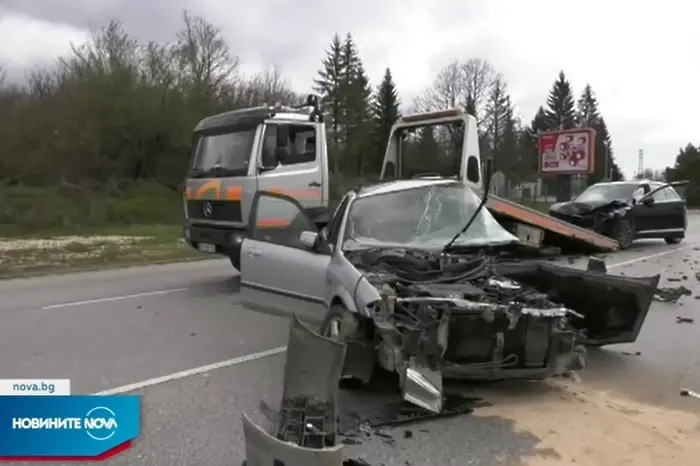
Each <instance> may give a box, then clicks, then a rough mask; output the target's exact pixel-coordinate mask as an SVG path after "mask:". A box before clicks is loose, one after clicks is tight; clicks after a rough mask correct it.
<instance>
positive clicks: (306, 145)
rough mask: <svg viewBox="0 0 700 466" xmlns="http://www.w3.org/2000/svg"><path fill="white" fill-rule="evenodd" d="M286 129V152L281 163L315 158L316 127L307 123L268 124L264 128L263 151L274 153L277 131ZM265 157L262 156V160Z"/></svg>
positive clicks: (302, 161)
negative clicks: (287, 137) (287, 136)
mask: <svg viewBox="0 0 700 466" xmlns="http://www.w3.org/2000/svg"><path fill="white" fill-rule="evenodd" d="M278 131H287V132H288V134H289V141H288V144H287V147H286V148H287V153H286V155H285V157H284V158H283V159H282V160H281V161H280V163H281V164H282V165H295V164H299V163H308V162H313V161H315V160H316V129H315V128H314V127H313V126H311V125H308V124H306V125H305V124H268V125H267V126H266V128H265V138H264V142H263V151H265V154H274V153H275V150H276V149H277V132H278ZM265 159H266V158H265V157H263V160H265Z"/></svg>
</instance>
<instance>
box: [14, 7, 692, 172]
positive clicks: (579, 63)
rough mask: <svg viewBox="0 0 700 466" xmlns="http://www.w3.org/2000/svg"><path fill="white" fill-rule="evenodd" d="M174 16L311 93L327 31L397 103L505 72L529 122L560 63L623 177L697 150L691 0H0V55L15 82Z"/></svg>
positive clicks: (159, 31)
mask: <svg viewBox="0 0 700 466" xmlns="http://www.w3.org/2000/svg"><path fill="white" fill-rule="evenodd" d="M183 9H187V10H189V11H190V12H191V13H193V14H200V15H203V16H204V17H205V18H206V19H207V20H208V21H210V22H212V23H213V24H215V25H216V26H218V27H220V28H221V30H222V32H223V34H224V35H225V37H226V38H227V39H228V41H229V44H230V46H231V49H232V50H233V51H234V52H235V53H236V54H237V55H238V56H239V57H240V59H241V63H242V64H243V65H244V69H247V70H255V69H258V68H259V67H262V66H265V65H266V64H269V63H272V62H274V63H276V64H277V65H278V66H280V67H281V68H282V70H283V71H284V72H285V74H286V75H287V76H288V77H289V78H290V79H291V82H292V84H293V85H294V86H295V87H296V88H297V89H298V90H299V91H307V90H309V87H310V84H311V80H312V78H313V77H314V76H315V74H316V72H317V70H318V69H319V66H320V61H321V59H322V58H323V56H324V51H325V49H326V48H327V46H328V43H329V41H330V39H331V37H332V36H333V33H335V32H339V33H340V34H341V35H343V34H345V32H347V31H351V32H352V33H353V35H354V36H355V39H356V42H357V44H358V47H359V49H360V53H361V55H362V58H363V60H364V62H365V65H366V67H367V70H368V72H369V73H370V77H371V79H372V80H373V83H374V84H376V83H378V81H379V80H380V79H381V77H382V74H383V70H384V68H385V67H387V66H389V67H390V68H391V69H392V71H393V73H394V77H395V80H396V83H397V86H398V87H399V91H400V92H401V95H402V98H403V100H404V101H405V102H410V101H411V99H412V98H413V97H414V96H415V95H417V94H419V93H420V91H421V90H422V89H423V88H425V87H426V86H428V85H430V83H431V81H432V79H433V78H434V76H435V74H436V73H437V72H438V71H439V69H440V68H441V67H443V66H444V65H446V64H447V63H449V62H450V61H452V60H454V59H467V58H470V57H479V58H484V59H486V60H488V61H490V62H491V63H492V64H493V65H494V67H495V68H496V69H497V70H498V71H499V72H501V73H502V74H503V75H504V77H505V78H506V80H507V81H508V83H509V86H510V90H511V93H512V94H513V96H514V98H515V101H516V103H517V105H518V111H519V113H520V114H521V116H522V117H524V118H525V119H526V121H529V120H530V119H531V118H532V116H533V115H534V112H535V110H536V109H537V107H538V106H539V105H541V104H543V103H544V101H545V99H546V95H547V92H548V91H549V89H550V87H551V85H552V83H553V81H554V80H555V78H556V75H557V73H558V72H559V70H560V69H563V70H564V71H565V72H566V74H567V76H568V77H569V79H570V81H571V82H572V84H573V86H574V88H575V90H576V93H577V94H578V93H579V92H580V90H581V89H582V88H583V86H584V85H585V84H586V82H589V83H590V84H591V85H592V86H593V89H594V91H595V92H596V93H597V95H598V98H599V101H600V108H601V111H602V113H603V115H604V116H605V118H606V120H607V122H608V126H609V128H610V131H611V134H612V138H613V144H614V149H615V155H616V157H617V161H618V163H619V164H620V165H621V167H622V170H623V171H624V172H625V174H626V175H627V176H632V175H633V174H634V172H635V170H636V167H637V155H638V150H639V149H643V150H644V160H645V165H646V167H651V168H663V167H664V166H666V165H671V164H673V161H674V158H675V155H676V154H677V152H678V149H679V147H681V146H685V145H686V144H687V143H688V142H693V143H694V144H700V116H698V107H700V35H699V34H698V24H700V23H699V22H698V21H699V20H698V17H700V4H698V3H695V2H692V1H690V0H665V1H662V2H657V1H654V2H652V1H648V2H646V3H645V2H632V1H631V0H630V1H621V0H617V1H613V0H587V1H586V2H563V1H561V0H559V1H555V0H536V1H531V2H523V1H522V0H500V1H493V0H492V1H487V0H468V1H467V0H353V1H340V0H335V1H334V0H326V1H321V0H297V1H284V0H264V1H258V2H242V1H240V0H239V1H231V0H226V1H224V0H197V1H195V0H148V1H136V0H89V1H88V0H0V61H1V62H4V63H6V64H9V67H10V70H11V72H12V73H13V74H15V73H17V74H19V73H21V72H20V71H19V70H21V69H22V67H26V66H31V65H33V64H38V63H41V62H44V61H47V60H51V59H52V58H54V57H56V56H57V55H59V54H61V53H64V52H66V51H67V50H68V49H69V46H70V43H71V42H74V43H79V42H81V41H83V40H85V38H86V37H87V34H88V31H89V30H90V29H91V28H93V29H94V28H97V27H100V26H102V25H104V24H106V22H107V21H109V20H110V19H112V18H116V19H120V20H122V21H123V23H124V25H125V28H126V29H127V30H128V31H129V32H130V33H132V34H133V35H134V36H136V37H138V38H139V39H141V40H169V39H171V38H172V37H173V34H174V32H175V30H176V29H177V28H178V27H179V26H180V24H181V13H182V10H183Z"/></svg>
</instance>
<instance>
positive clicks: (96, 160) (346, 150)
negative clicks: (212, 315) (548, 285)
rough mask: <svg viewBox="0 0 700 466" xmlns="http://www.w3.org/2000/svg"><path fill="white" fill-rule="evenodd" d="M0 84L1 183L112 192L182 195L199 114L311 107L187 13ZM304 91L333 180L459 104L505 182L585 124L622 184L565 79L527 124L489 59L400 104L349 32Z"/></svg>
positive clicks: (599, 168) (371, 166) (586, 100)
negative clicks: (375, 81)
mask: <svg viewBox="0 0 700 466" xmlns="http://www.w3.org/2000/svg"><path fill="white" fill-rule="evenodd" d="M1 69H2V64H1V63H0V70H1ZM1 83H2V73H1V72H0V186H4V187H5V188H7V187H23V188H28V187H38V188H43V187H56V186H58V187H61V189H62V190H63V191H66V190H67V191H71V192H78V193H84V192H90V193H100V194H101V195H104V196H111V197H115V196H116V197H118V196H121V195H124V193H125V192H128V191H129V190H130V189H132V188H133V187H134V186H142V185H144V184H146V185H148V186H157V187H159V188H158V189H161V188H162V189H164V190H168V191H169V192H172V193H175V194H178V189H179V187H180V186H181V183H182V181H183V178H184V175H185V172H186V169H187V166H188V163H189V157H190V150H191V147H190V146H191V137H192V136H191V132H192V129H193V128H194V126H195V125H196V123H197V122H198V121H199V120H200V119H202V118H204V117H205V116H208V115H211V114H215V113H219V112H223V111H228V110H234V109H239V108H245V107H251V106H259V105H263V104H272V103H275V102H281V103H284V104H295V103H299V102H300V101H301V99H302V98H303V96H301V95H300V94H299V93H298V92H297V91H296V90H294V89H292V88H291V87H290V85H289V82H288V80H287V79H286V78H285V76H284V75H283V73H282V72H281V71H280V70H279V69H277V68H276V67H274V66H271V67H269V68H268V69H266V70H264V71H262V72H260V73H257V74H253V75H246V74H244V73H243V72H242V71H241V69H240V66H239V59H238V57H237V56H236V54H235V51H234V50H232V49H231V48H230V47H229V45H228V44H227V43H226V41H225V40H224V38H223V36H222V33H221V31H220V30H219V29H218V28H217V27H216V26H214V25H213V24H212V23H210V22H208V21H207V20H206V19H204V18H203V17H200V16H192V15H190V14H188V13H187V12H184V13H183V22H182V26H181V28H180V29H179V30H178V31H177V32H176V34H175V36H174V38H173V40H172V41H170V42H167V43H159V42H148V43H141V42H139V41H137V40H136V39H135V38H134V37H132V36H130V35H129V34H128V33H127V32H126V31H125V29H124V27H123V26H122V24H121V23H120V22H118V21H112V22H110V23H109V24H108V25H107V26H106V27H104V28H103V29H101V30H99V31H97V32H96V33H95V34H94V35H93V36H92V38H91V40H90V41H89V42H88V43H86V44H83V45H80V46H73V47H72V48H71V52H70V53H68V54H66V55H65V56H62V57H59V58H58V59H57V60H56V61H55V62H54V63H53V64H51V66H47V67H42V68H34V69H30V70H27V72H26V79H25V81H24V82H23V83H20V84H17V83H10V82H8V81H7V80H5V81H4V84H1ZM310 84H312V88H313V89H314V90H315V92H317V93H318V94H319V95H320V96H321V98H322V103H323V108H324V111H325V113H326V124H327V128H328V141H329V153H330V155H331V169H332V171H333V173H335V174H342V175H346V176H349V177H363V176H369V175H371V174H376V173H377V172H378V171H379V169H380V167H381V161H382V158H383V155H384V148H385V143H386V140H387V136H388V133H389V129H390V128H391V125H392V124H393V123H394V122H395V121H396V120H397V118H399V117H400V115H401V109H402V108H406V107H408V108H410V109H411V110H418V111H427V110H436V109H444V108H448V107H459V108H462V109H464V110H466V111H467V112H469V113H470V114H473V115H474V116H475V117H476V118H477V120H478V123H479V132H480V145H481V148H482V150H483V152H484V154H486V155H490V156H492V157H493V158H494V161H495V167H496V169H498V170H501V171H503V172H504V173H505V174H506V177H507V178H508V179H509V180H512V181H514V182H519V181H526V180H532V179H534V178H536V177H537V166H538V163H537V134H538V133H539V132H541V131H545V130H548V129H556V128H564V129H568V128H574V127H584V126H585V127H593V128H595V129H596V132H597V133H596V134H597V138H596V172H595V173H594V174H593V175H592V176H590V177H589V178H588V182H589V183H593V182H596V181H599V180H601V179H603V178H605V177H606V173H605V172H604V171H605V167H606V166H608V168H609V170H610V173H609V174H607V175H608V176H611V177H612V179H621V178H622V173H621V172H620V170H619V167H618V166H617V164H616V163H615V161H614V160H615V159H614V151H613V147H612V141H611V138H610V134H609V133H608V131H607V127H606V125H605V120H604V118H603V116H602V115H601V114H600V111H599V110H598V102H597V99H596V96H595V93H594V91H593V90H592V89H591V87H590V86H586V87H585V88H584V89H583V90H582V92H581V94H580V95H579V96H578V98H576V96H575V94H574V90H573V89H572V86H571V84H570V83H569V81H568V80H567V78H566V76H565V74H564V72H563V71H562V72H561V73H560V74H559V76H558V77H557V78H556V80H555V81H554V83H553V85H552V87H551V90H550V93H549V96H548V98H547V101H546V102H544V103H543V105H542V106H541V107H540V108H539V109H538V111H537V112H536V114H535V115H534V117H533V118H532V119H531V120H529V121H525V120H523V118H522V117H521V116H520V115H519V114H518V112H517V110H516V105H515V102H514V101H513V99H512V98H511V96H510V94H509V91H508V86H507V83H506V81H505V80H504V78H503V76H502V75H501V74H500V73H498V72H497V71H496V70H495V69H494V68H493V67H492V65H491V64H490V63H489V62H488V61H487V60H485V59H482V58H469V59H467V60H464V61H454V62H453V63H450V64H448V65H447V66H445V67H444V68H443V69H442V70H441V71H440V72H439V73H438V74H437V76H436V78H435V80H434V82H433V83H432V84H431V85H430V86H429V87H428V88H426V89H425V90H424V92H422V93H421V95H420V96H418V97H417V98H416V99H414V101H413V102H411V103H410V105H403V104H402V102H401V99H400V93H399V90H398V89H399V88H400V83H399V84H397V83H395V81H394V77H393V76H392V73H391V70H390V69H388V68H387V69H386V71H385V73H384V76H383V80H382V81H381V83H379V85H377V86H376V87H375V86H373V85H372V83H371V82H370V80H369V78H368V76H367V72H366V69H365V67H364V64H363V61H362V58H361V53H360V50H359V48H358V46H357V44H356V43H355V40H354V38H353V36H352V34H351V33H347V34H345V35H344V36H341V35H338V34H336V35H335V36H334V37H333V38H332V40H331V41H330V45H329V46H328V48H327V50H326V51H325V57H324V58H323V60H322V63H321V66H320V70H319V72H318V73H317V76H316V77H315V79H314V80H313V83H310ZM433 136H434V135H433V134H432V132H425V134H422V135H421V137H420V138H419V140H418V141H417V142H416V144H417V150H418V151H421V150H423V151H426V152H427V151H429V150H433V149H434V146H435V141H433V140H432V139H433ZM421 148H422V149H421ZM606 154H608V155H609V156H610V162H611V163H609V164H607V165H606V163H605V159H604V157H605V155H606ZM684 166H685V165H683V167H684ZM680 169H681V168H678V169H675V170H680ZM674 173H675V172H674ZM149 189H150V188H149ZM63 191H62V192H63ZM149 192H150V191H149ZM91 195H92V194H91ZM5 202H7V199H5ZM178 214H181V211H179V212H178ZM1 217H2V216H1V215H0V223H3V221H4V220H3V218H1ZM6 217H7V216H6Z"/></svg>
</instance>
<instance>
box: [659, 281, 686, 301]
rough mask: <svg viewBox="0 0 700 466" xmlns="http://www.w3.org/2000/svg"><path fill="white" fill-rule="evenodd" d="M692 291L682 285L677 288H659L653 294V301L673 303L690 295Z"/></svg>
mask: <svg viewBox="0 0 700 466" xmlns="http://www.w3.org/2000/svg"><path fill="white" fill-rule="evenodd" d="M692 294H693V293H692V291H690V290H689V289H688V288H686V287H684V286H683V285H681V286H677V287H659V288H657V289H656V293H654V299H655V300H656V301H661V302H662V303H675V302H677V301H678V300H679V299H681V297H683V296H690V295H692Z"/></svg>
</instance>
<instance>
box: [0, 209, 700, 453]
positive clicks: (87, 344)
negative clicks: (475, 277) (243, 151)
mask: <svg viewBox="0 0 700 466" xmlns="http://www.w3.org/2000/svg"><path fill="white" fill-rule="evenodd" d="M690 221H691V225H690V228H689V231H688V235H687V237H686V239H685V241H684V242H683V243H681V244H680V245H677V246H668V245H666V244H665V243H664V242H659V241H649V242H641V243H640V244H638V245H636V246H635V247H634V248H633V250H629V251H624V252H620V253H616V254H612V255H609V256H608V257H607V258H606V261H607V263H608V265H609V266H610V265H614V267H613V268H612V269H611V270H610V272H611V273H620V274H625V275H640V276H641V275H652V274H655V273H659V272H661V273H662V286H678V285H683V286H685V287H687V288H689V289H690V290H691V292H692V295H691V296H686V297H683V298H682V299H681V300H680V301H679V303H678V304H669V303H659V302H655V303H654V304H653V306H652V309H651V311H650V313H649V316H648V318H647V321H646V323H645V326H644V328H643V330H642V334H641V336H640V338H639V340H638V341H637V342H636V343H635V344H632V345H620V346H617V347H608V348H605V349H602V350H598V351H592V352H591V354H590V355H589V359H590V363H589V367H588V368H587V369H586V370H585V371H584V372H583V373H582V374H581V376H582V378H583V379H584V381H585V382H586V383H588V384H591V385H593V386H596V387H600V388H602V389H606V390H614V391H620V392H624V393H626V394H628V395H629V396H631V397H634V398H637V399H640V400H642V401H646V402H652V403H654V404H662V405H669V406H672V407H676V408H682V409H684V410H699V409H700V403H698V402H697V401H696V400H690V399H687V398H681V397H679V396H678V392H679V389H680V388H681V387H684V388H691V389H692V388H695V389H700V347H698V346H697V342H698V341H700V281H699V280H698V279H697V278H696V277H695V273H696V271H700V267H698V262H700V216H698V215H693V216H691V217H690ZM581 264H583V262H581V261H579V262H578V263H577V264H573V265H574V266H577V265H581ZM236 292H237V278H236V277H235V273H234V271H233V270H232V268H231V266H230V264H229V262H228V260H212V261H203V262H196V263H186V264H174V265H165V266H152V267H139V268H128V269H121V270H110V271H103V272H92V273H82V274H74V275H63V276H50V277H40V278H31V279H17V280H7V281H0V296H2V299H1V300H0V367H1V368H2V369H3V370H2V373H3V377H4V378H70V379H71V382H72V389H73V392H74V393H98V392H107V393H127V392H133V393H138V394H141V395H143V427H142V435H141V438H140V440H139V441H138V442H137V444H136V445H135V447H134V448H133V449H132V450H131V451H129V452H127V453H126V454H124V455H122V456H120V457H117V458H116V459H114V460H112V461H111V462H110V464H125V465H126V464H133V465H143V466H148V465H164V466H165V465H193V464H201V465H236V464H240V461H241V460H242V458H243V434H242V429H241V423H240V415H241V413H244V412H245V413H249V414H250V415H252V417H253V418H254V419H257V420H260V419H261V418H260V415H259V409H258V406H259V401H260V400H261V399H265V400H267V401H268V402H270V403H271V404H274V403H276V401H278V398H279V396H280V382H281V377H282V369H283V364H284V353H283V352H282V350H283V346H284V345H285V344H286V335H287V325H288V321H287V319H286V318H283V317H279V316H272V315H266V314H260V313H253V312H250V311H246V310H244V309H242V308H241V307H240V306H239V304H238V296H237V294H236ZM696 297H697V298H696ZM677 316H689V317H694V318H695V319H696V320H697V322H696V323H695V324H690V323H685V324H678V323H676V317H677ZM390 396H391V395H388V394H381V395H380V394H367V393H365V394H352V393H345V394H344V395H343V404H344V406H345V409H353V410H358V409H364V407H367V406H370V405H375V404H376V405H381V404H382V403H383V401H385V399H387V397H390ZM402 432H403V431H402V430H401V431H399V433H398V434H397V435H396V436H395V438H396V443H397V446H390V445H387V444H386V443H385V442H382V441H380V439H374V440H371V441H367V442H364V443H363V444H362V445H357V446H350V447H348V449H347V453H348V454H349V455H350V456H362V457H364V458H366V459H367V460H369V461H370V462H371V463H372V464H376V465H379V464H386V465H404V464H408V463H406V462H407V461H409V462H410V464H413V465H418V464H423V465H428V464H440V465H451V464H454V465H464V464H485V465H488V464H496V458H498V459H499V461H501V462H502V461H504V459H508V458H517V457H519V456H520V455H522V454H527V453H528V452H529V451H531V450H532V449H533V448H534V445H535V443H536V439H535V438H533V437H531V436H528V435H525V434H523V433H516V432H515V431H514V428H513V426H512V425H511V423H509V422H506V421H503V420H498V419H484V418H476V417H474V416H462V417H457V418H453V419H449V420H441V421H435V422H431V423H427V424H425V425H422V426H421V427H416V428H414V429H413V432H414V436H413V438H412V439H404V438H403V435H402ZM465 458H468V460H467V459H465ZM498 464H501V463H498Z"/></svg>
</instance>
